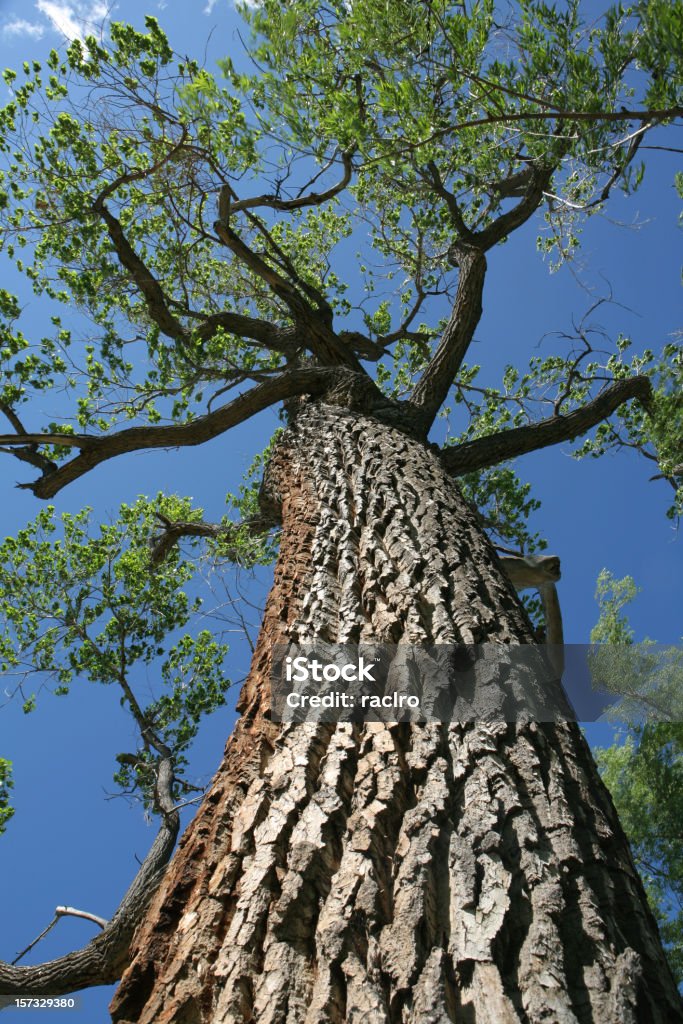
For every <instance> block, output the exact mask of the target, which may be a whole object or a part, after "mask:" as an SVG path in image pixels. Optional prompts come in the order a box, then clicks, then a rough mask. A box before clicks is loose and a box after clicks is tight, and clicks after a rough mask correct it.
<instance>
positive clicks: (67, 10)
mask: <svg viewBox="0 0 683 1024" xmlns="http://www.w3.org/2000/svg"><path fill="white" fill-rule="evenodd" d="M36 9H37V10H38V11H40V13H41V14H44V15H45V17H46V18H47V19H48V20H49V22H50V23H51V25H52V27H53V28H54V29H55V30H56V31H57V32H59V33H60V34H61V35H63V36H66V38H67V39H84V38H85V36H87V35H89V34H90V33H92V34H93V35H97V34H98V32H99V30H100V28H101V26H102V22H103V21H104V20H105V19H106V17H107V14H108V12H109V7H108V5H107V4H106V3H104V2H102V0H92V2H90V3H88V2H85V3H84V2H79V0H75V2H73V3H65V2H64V0H36Z"/></svg>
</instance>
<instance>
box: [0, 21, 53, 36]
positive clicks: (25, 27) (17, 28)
mask: <svg viewBox="0 0 683 1024" xmlns="http://www.w3.org/2000/svg"><path fill="white" fill-rule="evenodd" d="M2 34H3V36H5V37H6V38H8V37H10V36H28V37H29V39H40V38H42V36H43V35H44V34H45V26H44V25H41V24H39V23H38V22H37V21H26V19H25V18H13V19H12V21H8V22H6V23H5V24H4V25H3V26H2Z"/></svg>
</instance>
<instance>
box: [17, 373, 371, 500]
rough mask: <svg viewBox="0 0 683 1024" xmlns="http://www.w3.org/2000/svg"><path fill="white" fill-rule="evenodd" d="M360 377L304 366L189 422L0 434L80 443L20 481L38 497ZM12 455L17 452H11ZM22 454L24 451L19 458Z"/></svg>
mask: <svg viewBox="0 0 683 1024" xmlns="http://www.w3.org/2000/svg"><path fill="white" fill-rule="evenodd" d="M357 376H362V378H363V380H364V383H365V384H366V385H369V386H371V387H374V385H373V384H372V381H371V380H370V378H369V377H368V376H367V374H365V373H363V374H362V375H356V374H353V373H350V372H349V370H347V369H345V368H343V367H325V366H312V367H301V368H298V369H295V370H289V371H286V372H284V373H281V374H279V375H278V376H277V377H273V378H272V379H270V380H266V381H264V382H263V383H262V384H257V385H256V387H254V388H251V389H250V390H249V391H246V392H245V393H244V394H241V395H238V396H237V398H234V399H233V400H232V402H228V403H227V404H226V405H223V406H221V407H220V408H219V409H216V410H215V411H214V412H210V413H207V414H206V415H205V416H200V417H198V418H197V419H195V420H192V421H191V422H189V423H181V424H169V425H168V426H144V427H129V428H128V429H126V430H120V431H118V432H115V433H113V434H108V435H106V436H104V437H98V436H95V435H90V434H64V435H62V434H56V435H55V434H27V435H25V436H17V435H14V434H9V435H2V436H0V446H3V447H5V448H12V449H13V448H14V446H18V445H22V446H25V445H26V444H27V442H28V443H30V444H59V445H67V446H69V447H74V448H80V450H81V453H80V455H77V456H76V457H75V458H73V459H71V461H70V462H66V463H64V464H63V465H61V466H55V465H54V463H50V470H49V472H48V471H44V472H43V474H42V476H41V477H39V479H38V480H36V481H35V482H34V483H30V484H20V485H19V486H20V487H23V488H27V489H28V490H31V491H33V493H34V494H35V496H36V497H37V498H52V497H54V495H55V494H57V493H58V492H59V491H61V490H62V488H63V487H65V486H66V485H67V484H70V483H72V482H73V481H74V480H77V479H78V478H79V477H81V476H83V475H84V474H85V473H88V472H89V471H90V470H91V469H94V467H95V466H99V465H100V463H102V462H106V461H107V460H108V459H112V458H114V457H115V456H118V455H125V454H126V453H128V452H134V451H144V450H147V449H153V448H181V447H185V446H193V445H198V444H203V443H204V442H205V441H210V440H211V439H212V438H214V437H218V436H219V434H222V433H224V432H225V431H226V430H229V429H230V427H234V426H236V425H237V424H238V423H243V422H244V421H245V420H247V419H249V418H250V417H251V416H254V415H255V414H256V413H257V412H261V411H262V410H263V409H267V408H268V406H270V405H273V404H275V403H277V402H282V401H285V400H286V399H288V398H294V397H296V396H300V395H321V394H324V393H325V392H326V391H328V390H329V389H331V388H334V387H336V386H338V385H340V384H342V383H343V382H344V381H346V380H347V378H349V377H354V378H355V377H357ZM378 394H379V393H378ZM12 454H15V452H14V451H12ZM21 457H22V456H21V455H19V458H21Z"/></svg>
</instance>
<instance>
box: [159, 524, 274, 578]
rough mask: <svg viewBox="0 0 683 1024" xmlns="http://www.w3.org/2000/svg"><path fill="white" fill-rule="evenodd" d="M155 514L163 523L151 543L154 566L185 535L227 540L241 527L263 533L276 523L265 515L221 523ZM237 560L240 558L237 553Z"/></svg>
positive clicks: (252, 531) (160, 561)
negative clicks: (186, 519)
mask: <svg viewBox="0 0 683 1024" xmlns="http://www.w3.org/2000/svg"><path fill="white" fill-rule="evenodd" d="M155 515H156V517H157V519H158V520H159V522H160V523H161V526H162V529H161V531H160V533H159V534H158V535H157V536H156V537H153V538H152V541H151V543H150V554H149V561H150V564H151V565H152V566H153V567H156V566H157V565H160V564H161V563H162V562H163V561H164V559H165V558H166V556H167V555H168V553H169V551H171V549H172V548H173V547H175V545H176V544H178V542H179V541H180V540H181V539H182V538H183V537H209V538H211V539H213V540H217V539H218V538H224V539H226V540H227V539H229V538H230V537H232V536H234V535H235V534H236V533H237V531H238V530H239V529H240V528H241V527H246V528H247V529H248V530H249V532H250V533H263V532H265V531H266V530H269V529H270V528H271V526H273V525H274V522H273V521H272V520H270V519H267V518H266V517H265V516H253V517H252V518H251V519H247V520H244V521H243V522H240V523H225V524H221V523H205V522H203V521H202V522H190V521H185V520H182V519H169V518H168V516H165V515H163V513H161V512H156V513H155ZM235 560H238V559H237V554H236V553H235Z"/></svg>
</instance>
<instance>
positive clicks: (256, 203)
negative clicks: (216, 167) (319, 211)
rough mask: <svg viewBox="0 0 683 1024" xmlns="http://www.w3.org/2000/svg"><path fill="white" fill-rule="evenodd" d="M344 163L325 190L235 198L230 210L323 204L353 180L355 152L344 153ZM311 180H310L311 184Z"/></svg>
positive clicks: (284, 210) (287, 207) (234, 211)
mask: <svg viewBox="0 0 683 1024" xmlns="http://www.w3.org/2000/svg"><path fill="white" fill-rule="evenodd" d="M341 158H342V165H343V168H344V172H343V174H342V177H341V179H340V180H339V181H338V182H337V184H336V185H332V186H331V187H330V188H328V189H326V190H325V191H324V192H309V193H308V195H305V196H298V197H297V198H296V199H281V198H280V197H279V196H274V195H261V196H254V197H253V198H252V199H235V200H234V201H231V203H230V211H231V212H232V213H238V212H239V211H240V210H254V209H258V208H259V207H262V206H268V207H270V208H271V209H273V210H282V211H283V212H286V211H288V210H301V209H302V208H303V207H306V206H321V205H322V204H323V203H326V202H327V201H328V200H329V199H333V198H334V197H335V196H336V195H339V193H340V192H343V191H344V189H345V188H346V186H347V185H348V184H349V182H350V181H351V175H352V173H353V163H352V160H353V152H346V153H342V155H341ZM328 166H329V165H328ZM310 184H311V182H309V185H310Z"/></svg>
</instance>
